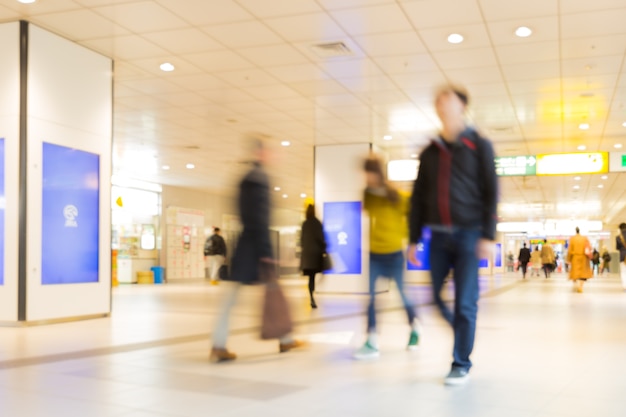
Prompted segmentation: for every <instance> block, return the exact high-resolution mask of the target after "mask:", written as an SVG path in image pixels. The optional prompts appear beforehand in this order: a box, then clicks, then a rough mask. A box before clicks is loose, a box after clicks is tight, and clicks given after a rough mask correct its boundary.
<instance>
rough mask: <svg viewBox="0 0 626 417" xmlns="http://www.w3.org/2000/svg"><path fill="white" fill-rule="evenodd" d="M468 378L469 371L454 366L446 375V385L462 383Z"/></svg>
mask: <svg viewBox="0 0 626 417" xmlns="http://www.w3.org/2000/svg"><path fill="white" fill-rule="evenodd" d="M468 380H469V371H468V370H467V369H463V368H457V367H454V368H452V370H450V373H449V374H448V376H446V379H445V384H446V385H463V384H465V383H466V382H467V381H468Z"/></svg>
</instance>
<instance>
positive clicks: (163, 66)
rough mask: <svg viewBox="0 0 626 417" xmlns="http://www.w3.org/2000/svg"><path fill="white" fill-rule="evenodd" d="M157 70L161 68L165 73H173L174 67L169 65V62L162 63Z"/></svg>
mask: <svg viewBox="0 0 626 417" xmlns="http://www.w3.org/2000/svg"><path fill="white" fill-rule="evenodd" d="M159 68H161V70H162V71H165V72H171V71H174V65H172V64H170V63H169V62H164V63H162V64H161V66H160V67H159Z"/></svg>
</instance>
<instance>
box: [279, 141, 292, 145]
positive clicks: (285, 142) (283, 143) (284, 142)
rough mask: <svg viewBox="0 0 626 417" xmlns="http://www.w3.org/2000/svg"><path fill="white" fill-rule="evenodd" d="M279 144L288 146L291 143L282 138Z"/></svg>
mask: <svg viewBox="0 0 626 417" xmlns="http://www.w3.org/2000/svg"><path fill="white" fill-rule="evenodd" d="M280 144H281V146H289V145H291V142H289V141H288V140H284V141H282V142H280Z"/></svg>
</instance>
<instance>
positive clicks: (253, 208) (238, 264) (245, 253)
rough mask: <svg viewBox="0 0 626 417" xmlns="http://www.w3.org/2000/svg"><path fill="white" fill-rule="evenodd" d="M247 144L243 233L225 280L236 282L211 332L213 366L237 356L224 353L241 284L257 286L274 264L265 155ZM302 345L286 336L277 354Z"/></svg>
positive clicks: (258, 143)
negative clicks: (262, 269)
mask: <svg viewBox="0 0 626 417" xmlns="http://www.w3.org/2000/svg"><path fill="white" fill-rule="evenodd" d="M250 141H251V148H252V149H251V150H252V168H251V169H250V171H248V173H247V174H246V175H245V176H244V178H243V180H242V181H241V183H240V184H239V197H238V205H237V206H238V208H239V216H240V219H241V223H242V225H243V231H242V233H241V236H240V238H239V241H238V243H237V246H236V248H235V253H234V255H233V259H232V267H231V274H230V277H229V279H230V280H232V281H236V282H237V285H236V286H235V287H233V289H232V291H231V292H230V294H227V295H226V299H225V302H224V306H223V309H222V311H221V312H220V314H219V316H218V320H217V324H216V326H215V330H214V332H213V349H212V350H211V360H212V361H213V362H223V361H231V360H234V359H236V357H237V355H235V354H234V353H232V352H229V351H228V350H227V349H226V340H227V339H228V328H229V319H230V312H231V310H232V308H233V307H234V305H235V301H236V298H237V294H238V293H239V290H240V289H241V284H255V283H258V282H259V278H260V277H259V275H260V272H259V267H260V266H261V265H262V264H269V265H274V264H275V263H276V261H275V259H274V254H273V253H272V244H271V241H270V230H269V226H270V186H269V178H268V176H267V173H266V171H265V169H264V167H263V165H264V163H265V162H266V161H267V159H268V152H267V150H266V148H265V146H264V143H263V141H262V140H261V139H258V138H253V139H250ZM301 346H303V343H302V342H301V341H299V340H295V339H293V337H292V336H291V335H290V334H288V335H285V336H284V337H282V338H281V339H280V345H279V348H280V352H287V351H289V350H291V349H293V348H297V347H301Z"/></svg>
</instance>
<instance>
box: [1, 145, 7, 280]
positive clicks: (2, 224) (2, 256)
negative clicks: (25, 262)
mask: <svg viewBox="0 0 626 417" xmlns="http://www.w3.org/2000/svg"><path fill="white" fill-rule="evenodd" d="M5 207H6V196H5V193H4V138H0V285H4V211H5Z"/></svg>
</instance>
